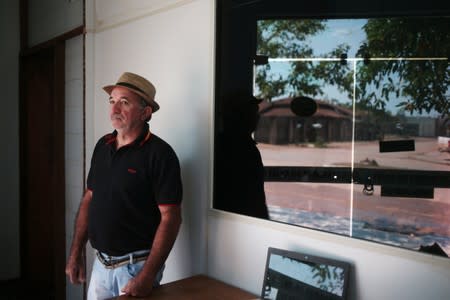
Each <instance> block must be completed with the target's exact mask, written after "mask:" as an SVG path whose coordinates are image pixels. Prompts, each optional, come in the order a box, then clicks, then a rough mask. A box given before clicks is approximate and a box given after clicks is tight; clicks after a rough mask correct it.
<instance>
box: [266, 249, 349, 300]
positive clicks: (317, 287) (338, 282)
mask: <svg viewBox="0 0 450 300" xmlns="http://www.w3.org/2000/svg"><path fill="white" fill-rule="evenodd" d="M349 269H350V264H349V263H346V262H343V261H338V260H334V259H329V258H325V257H319V256H312V255H309V254H304V253H299V252H293V251H287V250H282V249H277V248H269V249H268V251H267V262H266V270H265V274H264V281H263V287H262V291H261V298H262V299H273V300H291V299H292V300H294V299H295V300H297V299H299V300H300V299H305V300H309V299H311V300H325V299H336V300H345V299H347V286H348V273H349Z"/></svg>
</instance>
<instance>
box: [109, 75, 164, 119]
mask: <svg viewBox="0 0 450 300" xmlns="http://www.w3.org/2000/svg"><path fill="white" fill-rule="evenodd" d="M117 86H121V87H125V88H127V89H129V90H130V91H132V92H133V93H136V94H138V95H139V96H141V97H142V98H143V99H144V100H145V102H147V103H148V105H150V106H151V107H152V109H153V112H156V111H157V110H158V109H159V104H158V103H156V101H155V94H156V89H155V86H154V85H153V84H152V83H151V82H150V81H148V80H147V79H145V78H144V77H142V76H139V75H137V74H134V73H131V72H125V73H123V74H122V75H121V76H120V78H119V80H117V83H116V84H112V85H107V86H104V87H103V89H104V90H105V92H107V93H108V95H111V92H112V90H113V89H114V88H115V87H117Z"/></svg>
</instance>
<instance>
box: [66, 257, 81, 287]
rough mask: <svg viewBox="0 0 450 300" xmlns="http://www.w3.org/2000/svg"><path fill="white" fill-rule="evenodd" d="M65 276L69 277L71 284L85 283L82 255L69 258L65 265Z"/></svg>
mask: <svg viewBox="0 0 450 300" xmlns="http://www.w3.org/2000/svg"><path fill="white" fill-rule="evenodd" d="M66 275H67V276H69V279H70V282H71V283H72V284H81V283H83V282H85V281H86V269H85V267H84V261H83V256H82V255H79V256H78V257H73V256H70V257H69V259H68V261H67V264H66Z"/></svg>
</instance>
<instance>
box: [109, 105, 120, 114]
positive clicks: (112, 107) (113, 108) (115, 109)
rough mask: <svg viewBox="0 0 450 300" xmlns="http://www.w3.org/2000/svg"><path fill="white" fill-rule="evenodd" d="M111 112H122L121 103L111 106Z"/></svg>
mask: <svg viewBox="0 0 450 300" xmlns="http://www.w3.org/2000/svg"><path fill="white" fill-rule="evenodd" d="M111 112H113V113H119V112H120V103H119V102H116V103H113V104H111Z"/></svg>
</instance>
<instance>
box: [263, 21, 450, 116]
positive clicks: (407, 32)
mask: <svg viewBox="0 0 450 300" xmlns="http://www.w3.org/2000/svg"><path fill="white" fill-rule="evenodd" d="M448 28H450V18H383V19H369V20H368V21H367V23H366V25H365V26H364V27H363V29H364V31H365V32H366V35H367V39H366V41H365V42H364V43H363V44H362V45H360V46H359V50H358V51H357V57H359V58H365V59H366V61H365V63H364V64H363V63H359V64H358V69H357V74H356V82H357V85H356V99H358V105H359V107H360V108H364V109H369V110H370V109H373V110H377V111H385V107H386V105H387V103H388V102H389V101H392V100H393V99H394V98H396V99H401V100H400V102H399V103H398V106H399V108H400V109H402V110H405V111H409V112H411V113H412V112H419V113H422V111H423V110H425V111H426V112H430V111H432V110H435V111H437V112H438V113H440V114H441V115H443V116H447V117H448V115H449V113H450V99H449V81H450V69H449V63H448V60H440V61H436V60H422V61H417V60H404V59H400V58H417V57H420V58H426V57H444V58H448V57H450V55H449V54H450V31H449V30H448ZM325 29H326V20H311V19H305V20H264V21H260V22H259V23H258V32H257V45H258V54H260V55H267V56H269V57H272V58H276V57H286V58H311V57H314V49H312V48H311V47H310V46H309V45H308V44H307V39H308V38H309V37H311V36H313V35H318V34H320V33H321V32H323V31H324V30H325ZM348 50H349V46H348V45H346V44H345V43H343V44H340V45H337V46H336V48H335V49H334V50H332V51H330V53H324V54H321V55H320V56H321V57H329V58H339V57H341V56H342V55H345V54H346V53H347V52H348ZM368 58H397V60H395V59H394V60H391V59H387V60H370V59H368ZM398 59H400V60H398ZM367 62H369V63H367ZM325 84H331V85H334V86H336V87H338V89H340V90H341V91H342V92H346V93H347V94H348V96H349V98H350V99H351V98H353V71H352V70H351V68H350V65H349V64H345V63H344V64H341V63H339V62H327V61H322V62H318V63H317V62H312V61H302V62H291V63H290V72H289V75H288V76H287V77H286V78H283V77H282V76H277V77H275V76H274V75H270V65H269V64H267V65H265V66H264V67H262V68H261V67H260V68H258V72H257V74H256V85H257V87H258V89H259V91H260V95H259V96H260V97H264V98H268V99H272V98H274V97H277V96H281V95H285V94H289V95H299V94H301V95H309V96H312V97H315V96H318V95H322V94H323V86H324V85H325Z"/></svg>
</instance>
